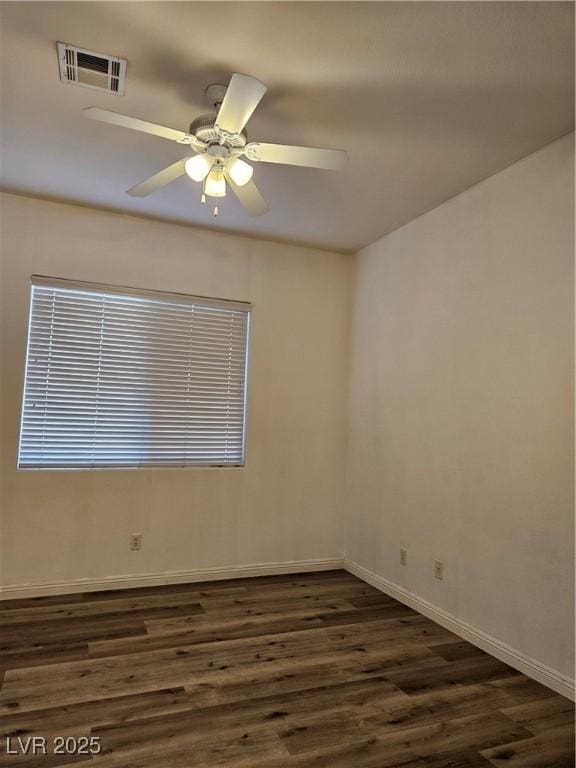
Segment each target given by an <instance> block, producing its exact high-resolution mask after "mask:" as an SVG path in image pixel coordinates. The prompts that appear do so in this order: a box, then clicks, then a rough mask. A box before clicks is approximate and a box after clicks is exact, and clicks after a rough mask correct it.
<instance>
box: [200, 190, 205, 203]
mask: <svg viewBox="0 0 576 768" xmlns="http://www.w3.org/2000/svg"><path fill="white" fill-rule="evenodd" d="M200 202H201V203H202V205H205V204H206V195H205V194H204V192H202V197H201V198H200Z"/></svg>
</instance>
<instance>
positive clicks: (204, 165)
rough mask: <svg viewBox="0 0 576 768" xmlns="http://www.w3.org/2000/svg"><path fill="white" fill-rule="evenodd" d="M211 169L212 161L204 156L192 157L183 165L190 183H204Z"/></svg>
mask: <svg viewBox="0 0 576 768" xmlns="http://www.w3.org/2000/svg"><path fill="white" fill-rule="evenodd" d="M210 168H212V161H211V160H209V159H208V157H206V155H194V157H189V158H188V160H186V162H185V163H184V169H185V171H186V174H187V175H188V176H189V177H190V178H191V179H192V181H204V179H205V178H206V176H208V174H209V172H210Z"/></svg>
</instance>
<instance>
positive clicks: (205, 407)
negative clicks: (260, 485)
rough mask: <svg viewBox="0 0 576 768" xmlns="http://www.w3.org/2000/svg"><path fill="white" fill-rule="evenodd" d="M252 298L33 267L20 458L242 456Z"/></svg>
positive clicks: (168, 463)
mask: <svg viewBox="0 0 576 768" xmlns="http://www.w3.org/2000/svg"><path fill="white" fill-rule="evenodd" d="M249 322H250V306H249V305H248V304H244V303H235V302H230V301H220V300H212V299H201V298H197V297H192V296H183V295H179V294H171V293H154V292H145V291H135V290H131V289H120V288H118V289H116V288H110V287H109V286H98V285H92V284H88V283H73V282H69V281H66V280H53V279H47V278H37V277H35V278H33V279H32V293H31V302H30V322H29V329H28V348H27V355H26V377H25V384H24V399H23V405H22V424H21V430H20V448H19V453H18V467H19V468H22V469H65V468H77V469H80V468H83V469H90V468H96V467H184V466H242V465H243V464H244V433H245V412H246V368H247V350H248V328H249Z"/></svg>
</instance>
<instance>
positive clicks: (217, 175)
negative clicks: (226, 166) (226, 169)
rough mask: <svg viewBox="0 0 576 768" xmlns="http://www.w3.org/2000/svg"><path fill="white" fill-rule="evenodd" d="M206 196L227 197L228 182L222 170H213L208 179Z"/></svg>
mask: <svg viewBox="0 0 576 768" xmlns="http://www.w3.org/2000/svg"><path fill="white" fill-rule="evenodd" d="M204 194H205V195H208V196H209V197H225V196H226V180H225V179H224V173H223V171H222V169H221V168H213V169H212V170H211V171H210V173H209V174H208V176H207V177H206V181H205V183H204Z"/></svg>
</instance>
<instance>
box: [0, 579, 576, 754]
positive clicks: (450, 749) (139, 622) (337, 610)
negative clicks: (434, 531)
mask: <svg viewBox="0 0 576 768" xmlns="http://www.w3.org/2000/svg"><path fill="white" fill-rule="evenodd" d="M0 665H1V671H0V675H2V674H3V681H2V686H1V689H0V715H2V720H1V723H2V724H1V728H0V731H1V740H2V749H1V750H0V765H11V766H14V765H16V766H23V768H24V767H25V768H35V766H38V768H53V767H54V766H60V765H70V764H71V763H78V762H84V761H89V760H90V761H92V762H91V764H92V765H94V766H95V768H120V767H122V768H144V767H145V766H150V767H152V766H153V767H154V768H196V767H197V766H202V768H216V766H218V767H219V768H224V767H225V768H291V767H293V768H321V767H322V766H325V767H326V768H392V766H396V767H397V768H400V767H402V768H490V767H491V766H514V768H520V767H522V768H573V766H574V764H575V763H574V749H573V745H574V729H573V722H574V708H573V705H572V704H571V702H569V701H568V700H567V699H565V698H563V697H561V696H559V695H557V694H555V693H553V692H552V691H550V690H549V689H547V688H545V687H543V686H541V685H539V684H538V683H536V682H534V681H532V680H530V679H529V678H527V677H525V676H524V675H522V674H520V673H519V672H516V671H515V670H513V669H511V668H510V667H508V666H506V665H505V664H503V663H501V662H500V661H497V660H496V659H494V658H492V657H491V656H488V655H487V654H485V653H483V652H482V651H480V650H478V649H476V648H475V647H474V646H472V645H470V644H468V643H466V642H463V641H462V640H460V639H459V638H458V637H456V636H455V635H453V634H451V633H450V632H448V631H446V630H445V629H443V628H441V627H439V626H438V625H436V624H434V623H433V622H432V621H430V620H429V619H426V618H424V617H423V616H421V615H419V614H418V613H415V612H414V611H412V610H411V609H410V608H407V607H405V606H404V605H402V604H400V603H398V602H396V601H395V600H392V599H391V598H389V597H386V596H385V595H383V594H381V593H380V592H378V591H377V590H375V589H373V588H372V587H370V586H368V585H366V584H364V583H363V582H361V581H359V580H358V579H356V578H355V577H354V576H351V575H350V574H347V573H345V572H343V571H331V572H324V573H317V574H304V575H300V576H280V577H263V578H257V579H244V580H237V581H225V582H223V581H220V582H212V583H204V584H195V585H194V584H192V585H177V586H171V587H157V588H149V589H134V590H125V591H116V592H96V593H90V594H81V595H68V596H62V597H45V598H39V599H34V600H13V601H7V602H4V603H2V604H0ZM31 735H38V736H43V737H45V738H46V739H47V751H48V754H47V755H38V756H36V757H34V756H31V755H29V754H28V755H23V754H17V755H14V756H12V755H7V754H6V749H5V744H6V736H9V737H10V744H11V748H12V749H15V748H16V749H17V751H18V750H19V749H20V750H21V749H22V747H21V746H20V744H22V745H25V744H26V739H27V738H28V737H29V736H31ZM58 735H59V736H74V737H77V738H78V740H79V741H78V744H80V743H81V740H80V737H82V736H83V737H91V736H94V737H98V739H99V742H100V745H101V748H102V752H101V754H100V755H99V756H98V757H95V758H93V757H91V756H90V755H85V754H84V755H82V754H76V755H74V754H71V755H65V756H62V755H55V754H53V746H54V741H53V740H54V737H55V736H58ZM18 737H19V738H20V740H21V742H20V743H19V742H18ZM82 743H83V746H84V747H86V739H84V742H82ZM69 744H70V745H71V746H72V749H73V748H74V743H73V742H69Z"/></svg>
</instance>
